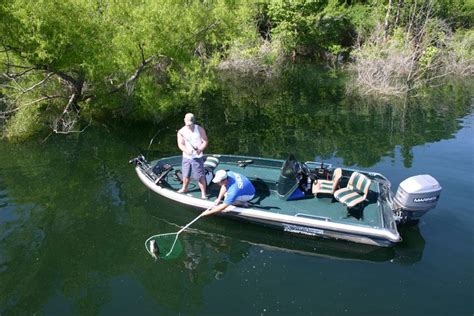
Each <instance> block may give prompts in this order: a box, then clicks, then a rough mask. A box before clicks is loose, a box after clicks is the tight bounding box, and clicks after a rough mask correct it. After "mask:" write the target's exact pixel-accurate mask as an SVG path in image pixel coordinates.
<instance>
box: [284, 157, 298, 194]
mask: <svg viewBox="0 0 474 316" xmlns="http://www.w3.org/2000/svg"><path fill="white" fill-rule="evenodd" d="M300 169H301V167H300V163H299V162H298V161H297V160H296V158H295V156H294V155H290V156H289V157H288V159H287V160H286V161H285V162H284V163H283V167H282V168H281V173H280V179H279V180H278V194H279V195H280V196H286V195H288V193H289V192H290V191H291V190H292V189H294V188H295V186H297V185H298V183H299V180H300V179H301V172H300Z"/></svg>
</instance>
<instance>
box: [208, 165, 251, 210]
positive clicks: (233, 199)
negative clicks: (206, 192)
mask: <svg viewBox="0 0 474 316" xmlns="http://www.w3.org/2000/svg"><path fill="white" fill-rule="evenodd" d="M212 182H214V183H218V184H219V185H220V186H221V189H220V191H219V195H218V196H217V199H216V200H215V201H214V205H215V206H214V207H213V208H211V209H210V210H207V211H205V212H204V213H203V214H204V215H211V214H214V213H218V212H221V211H223V210H225V209H226V208H227V207H228V206H229V205H235V206H242V207H248V202H249V201H250V200H251V199H253V197H254V195H255V187H254V186H253V184H252V183H251V182H250V180H249V179H248V178H247V177H246V176H244V175H242V174H239V173H237V172H232V171H225V170H218V171H217V172H216V175H215V176H214V179H212ZM222 198H224V201H223V202H222V204H220V205H219V203H220V201H221V200H222Z"/></svg>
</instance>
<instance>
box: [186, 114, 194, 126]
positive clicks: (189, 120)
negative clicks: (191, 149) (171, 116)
mask: <svg viewBox="0 0 474 316" xmlns="http://www.w3.org/2000/svg"><path fill="white" fill-rule="evenodd" d="M184 124H186V125H191V124H194V114H193V113H186V115H185V116H184Z"/></svg>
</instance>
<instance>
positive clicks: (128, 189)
mask: <svg viewBox="0 0 474 316" xmlns="http://www.w3.org/2000/svg"><path fill="white" fill-rule="evenodd" d="M343 82H344V81H343V80H341V78H338V77H335V76H334V75H331V74H327V73H320V72H316V71H311V69H306V68H304V67H302V68H301V69H300V68H298V69H293V70H288V72H287V73H285V74H282V75H281V76H276V77H275V78H273V79H271V80H263V79H258V78H257V79H255V78H253V79H252V78H235V77H234V78H232V77H226V78H222V83H221V87H222V88H221V89H220V90H217V91H216V92H215V93H213V94H208V95H206V97H205V98H204V100H203V101H202V104H200V106H195V107H192V108H190V109H184V110H183V111H182V112H179V113H176V116H175V117H174V118H172V119H168V120H166V121H165V122H161V123H160V124H156V125H145V124H138V123H137V124H131V125H130V126H120V127H111V126H106V125H105V124H96V125H93V126H91V127H89V128H88V129H87V130H86V132H84V133H81V134H74V135H70V136H52V137H49V138H48V139H47V140H46V141H44V142H42V139H39V140H34V141H30V142H27V143H23V144H9V143H6V142H0V161H1V164H0V314H1V315H30V314H36V315H69V314H80V315H278V314H281V315H472V313H473V312H474V303H473V301H474V300H473V299H474V286H473V285H474V280H473V279H474V269H473V262H474V252H473V246H472V245H473V241H474V240H473V239H474V238H473V237H474V230H473V228H472V227H474V215H473V214H474V213H473V209H472V197H473V196H474V173H473V171H472V170H473V168H474V126H473V125H474V111H473V109H474V108H473V95H472V89H470V87H472V84H471V86H470V87H469V85H467V87H466V85H464V86H458V85H443V86H442V87H440V88H438V89H435V90H431V91H426V92H425V93H426V95H425V96H424V97H423V98H420V99H410V100H406V101H404V102H398V103H397V104H393V103H390V102H388V101H387V102H385V103H384V102H373V101H367V100H365V101H363V100H358V99H355V98H350V97H346V96H345V86H344V84H343ZM186 110H191V111H193V112H194V113H195V114H196V116H197V117H198V118H199V121H200V123H201V124H202V125H203V126H204V127H206V129H207V133H208V136H209V138H210V148H209V150H208V152H209V153H211V152H222V153H228V154H242V155H253V156H264V157H274V158H285V157H286V155H287V154H288V153H289V152H293V153H295V154H296V156H297V157H298V158H299V159H301V160H309V159H315V158H316V159H317V160H324V161H328V162H332V163H335V164H342V165H347V166H353V167H357V168H362V169H370V170H374V171H377V172H381V173H383V174H384V175H386V176H387V177H388V178H389V179H390V180H391V181H392V185H393V189H394V190H396V187H397V186H398V184H399V183H400V182H401V181H403V180H404V179H405V178H407V177H409V176H413V175H416V174H426V173H428V174H431V175H432V176H434V177H435V178H436V179H437V180H438V181H439V182H440V183H441V185H442V187H443V192H442V196H441V199H440V201H439V203H438V206H437V208H436V209H434V210H432V211H431V212H430V213H428V214H427V215H426V216H425V217H423V218H422V220H421V222H420V224H419V225H418V226H412V227H404V228H402V229H401V233H402V236H403V238H404V240H403V242H402V243H401V244H400V245H397V246H396V247H394V248H373V247H368V246H364V245H358V244H353V243H346V242H338V241H331V240H314V239H307V238H297V237H294V236H293V235H286V234H284V233H281V232H278V231H274V230H267V229H265V228H263V227H259V226H253V225H249V224H245V223H240V222H235V221H232V220H228V219H222V218H218V217H208V218H203V219H200V220H199V221H198V222H196V223H195V224H194V225H193V226H192V228H190V229H189V230H188V231H185V232H184V233H182V234H181V235H180V237H179V238H180V244H181V246H182V253H181V255H180V256H179V257H177V258H176V259H173V260H166V261H163V260H161V261H160V260H158V261H155V260H153V259H152V258H151V257H150V256H149V255H148V253H147V252H146V250H145V248H144V241H145V240H146V239H147V238H148V237H149V236H151V235H154V234H159V233H167V232H176V231H178V230H179V229H180V228H181V227H182V226H184V225H185V224H187V223H188V222H190V221H191V220H192V219H194V218H195V217H196V215H197V213H196V211H195V210H193V209H192V208H188V207H183V206H180V205H176V204H174V203H172V202H170V201H167V200H165V199H162V198H160V197H158V196H157V195H156V194H154V193H152V192H149V191H148V190H147V189H146V188H145V187H144V185H143V184H142V183H141V182H140V181H139V179H138V178H137V176H136V174H135V172H134V170H133V167H132V166H131V165H128V163H127V162H128V160H129V159H130V158H132V157H133V156H134V155H137V154H138V153H139V152H140V151H141V152H144V153H145V154H148V156H149V157H150V158H157V157H160V156H163V155H170V154H177V153H178V151H177V148H176V145H175V131H176V129H178V128H179V127H180V126H181V123H182V117H183V114H184V112H185V111H186ZM157 132H158V133H157ZM156 133H157V135H156V137H155V138H154V141H153V143H152V145H151V146H150V148H149V149H148V148H147V147H148V146H149V142H150V140H151V139H152V137H153V136H154V135H155V134H156Z"/></svg>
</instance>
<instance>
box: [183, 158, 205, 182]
mask: <svg viewBox="0 0 474 316" xmlns="http://www.w3.org/2000/svg"><path fill="white" fill-rule="evenodd" d="M181 172H182V173H183V177H186V178H189V174H190V173H191V172H192V174H191V176H192V178H193V179H194V180H199V179H201V178H204V176H205V172H204V157H201V158H193V159H189V158H184V157H183V162H182V165H181Z"/></svg>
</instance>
